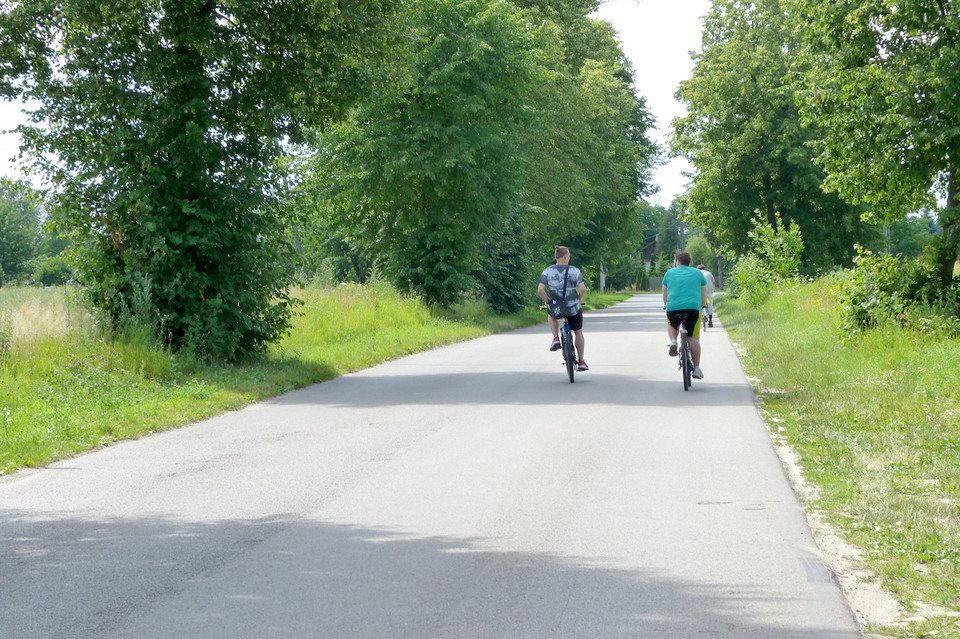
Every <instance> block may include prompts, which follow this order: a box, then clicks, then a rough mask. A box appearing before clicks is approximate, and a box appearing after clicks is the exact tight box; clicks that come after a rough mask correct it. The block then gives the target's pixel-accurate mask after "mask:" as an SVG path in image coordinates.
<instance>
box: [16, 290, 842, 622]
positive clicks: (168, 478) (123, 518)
mask: <svg viewBox="0 0 960 639" xmlns="http://www.w3.org/2000/svg"><path fill="white" fill-rule="evenodd" d="M586 331H587V349H588V350H587V361H588V362H589V363H590V365H591V367H592V370H591V371H590V372H588V373H583V374H581V375H579V376H578V377H577V382H576V383H575V384H570V383H569V382H567V381H566V376H565V372H564V370H563V367H562V366H561V365H560V361H559V355H558V354H557V353H550V352H548V351H547V345H548V342H549V337H548V334H547V332H546V328H545V325H542V326H539V327H536V328H533V329H528V330H520V331H514V332H510V333H506V334H502V335H497V336H493V337H488V338H483V339H478V340H474V341H471V342H467V343H464V344H458V345H454V346H450V347H446V348H441V349H437V350H435V351H432V352H428V353H422V354H419V355H415V356H412V357H407V358H404V359H401V360H397V361H395V362H391V363H388V364H385V365H382V366H378V367H376V368H373V369H370V370H368V371H364V372H361V373H358V374H355V375H348V376H345V377H343V378H340V379H338V380H335V381H332V382H328V383H324V384H320V385H317V386H314V387H311V388H307V389H304V390H302V391H298V392H294V393H290V394H288V395H285V396H283V397H281V398H278V399H276V400H273V401H269V402H264V403H262V404H258V405H255V406H252V407H250V408H248V409H246V410H243V411H239V412H235V413H231V414H227V415H223V416H221V417H218V418H215V419H211V420H208V421H206V422H203V423H200V424H196V425H193V426H190V427H186V428H182V429H179V430H176V431H173V432H168V433H163V434H160V435H156V436H153V437H149V438H146V439H143V440H139V441H134V442H127V443H123V444H120V445H116V446H112V447H110V448H107V449H105V450H101V451H98V452H95V453H92V454H88V455H84V456H81V457H78V458H76V459H72V460H69V461H66V462H63V463H60V464H56V465H54V466H51V467H50V468H48V469H46V470H43V471H41V472H34V473H29V474H26V475H19V476H16V477H12V478H6V479H3V480H2V481H0V637H2V638H3V639H8V638H9V639H26V638H41V637H44V638H45V637H69V638H86V637H97V638H118V637H128V638H138V639H141V638H171V639H172V638H177V639H182V638H184V637H191V638H203V639H207V638H214V637H223V638H230V639H236V638H238V637H277V638H292V637H329V638H338V639H339V638H344V639H365V638H371V639H372V638H377V639H404V638H424V639H439V638H446V637H450V638H458V639H472V638H490V639H508V638H513V637H515V638H518V639H536V638H540V637H543V638H557V639H572V638H581V637H582V638H590V639H598V638H599V639H603V638H628V637H629V638H636V637H656V638H684V637H697V638H702V637H728V638H737V639H742V638H746V637H764V638H766V637H770V638H792V637H830V638H844V639H847V638H855V637H859V636H860V633H859V631H858V629H857V625H856V621H855V619H854V616H853V614H852V613H851V611H850V609H849V607H848V606H847V604H846V603H845V602H844V599H843V597H842V595H841V593H840V590H839V588H838V587H837V585H836V584H835V583H834V581H833V579H832V576H831V574H830V572H829V571H828V569H827V568H825V566H824V564H823V563H822V562H821V560H820V559H819V557H818V553H817V549H816V546H815V544H814V542H813V540H812V538H811V535H810V532H809V530H808V528H807V526H806V522H805V519H804V516H803V512H802V510H801V508H800V506H799V504H798V501H797V499H796V497H795V495H794V494H793V492H792V490H791V488H790V486H789V484H788V482H787V480H786V479H785V476H784V473H783V470H782V468H781V466H780V463H779V461H778V459H777V457H776V454H775V452H774V450H773V447H772V445H771V442H770V439H769V436H768V435H767V432H766V430H765V427H764V425H763V423H762V421H761V420H760V418H759V417H758V415H757V412H756V409H755V408H754V404H753V397H752V394H751V391H750V388H749V386H748V385H747V383H746V381H745V379H744V375H743V372H742V370H741V369H740V366H739V364H738V362H737V359H736V356H735V353H734V351H733V349H732V347H731V345H730V343H729V341H728V339H727V337H726V335H725V333H723V332H722V330H714V331H711V332H708V333H707V334H706V335H705V336H704V360H703V370H704V372H705V374H706V378H705V379H704V380H703V381H702V382H699V383H696V384H695V385H694V388H693V389H692V390H691V391H690V392H684V391H683V388H682V385H681V381H680V375H679V373H678V372H677V370H676V365H675V364H674V362H673V360H672V359H670V358H668V357H667V355H666V347H665V344H666V338H665V331H664V330H663V319H662V311H661V310H660V303H659V297H658V296H640V297H635V298H633V299H631V300H630V301H628V302H626V303H624V304H621V305H619V306H617V307H614V308H612V309H607V310H605V311H599V312H595V313H590V314H588V316H587V320H586Z"/></svg>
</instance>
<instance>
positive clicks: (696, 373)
mask: <svg viewBox="0 0 960 639" xmlns="http://www.w3.org/2000/svg"><path fill="white" fill-rule="evenodd" d="M693 378H694V379H703V371H702V370H700V367H699V366H694V367H693Z"/></svg>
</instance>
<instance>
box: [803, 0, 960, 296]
mask: <svg viewBox="0 0 960 639" xmlns="http://www.w3.org/2000/svg"><path fill="white" fill-rule="evenodd" d="M786 3H787V6H789V7H790V8H791V9H792V10H793V11H794V12H795V14H796V15H795V18H796V23H797V24H798V25H799V27H798V33H799V36H800V38H801V42H802V44H803V48H802V55H803V60H804V66H803V69H802V73H801V74H800V76H799V86H800V90H799V92H798V95H799V99H800V104H801V113H802V116H803V120H804V122H806V123H809V124H815V125H816V126H818V127H819V130H820V131H821V132H822V135H821V136H819V137H817V138H814V139H813V140H811V142H812V144H813V145H814V148H815V149H816V151H817V153H818V155H817V161H818V162H819V163H820V164H821V165H822V166H823V167H824V168H825V169H826V171H827V174H828V176H827V179H826V182H825V185H826V187H827V188H829V189H832V190H834V191H836V192H838V193H839V194H840V195H842V196H843V197H844V198H847V199H848V200H849V201H852V202H862V203H864V204H865V205H867V206H868V207H869V209H870V212H871V213H872V214H873V215H874V216H876V217H877V218H878V219H880V220H883V221H886V222H893V221H895V220H901V219H903V218H904V217H905V216H906V215H907V214H908V213H910V212H914V211H919V210H922V209H929V210H936V211H937V212H938V214H939V218H940V223H941V225H942V227H943V234H942V236H941V241H940V243H939V245H938V246H937V259H938V262H939V265H940V274H941V278H942V279H943V280H944V281H949V280H950V279H951V278H952V273H953V264H954V261H955V260H956V258H957V255H958V253H960V223H958V222H960V199H958V198H960V194H958V188H960V183H958V178H960V176H958V169H960V164H958V156H960V109H958V108H957V96H958V94H960V17H958V14H957V10H956V4H955V3H950V2H946V1H945V0H937V1H936V2H925V1H920V0H862V1H859V2H832V3H823V2H818V1H817V0H786Z"/></svg>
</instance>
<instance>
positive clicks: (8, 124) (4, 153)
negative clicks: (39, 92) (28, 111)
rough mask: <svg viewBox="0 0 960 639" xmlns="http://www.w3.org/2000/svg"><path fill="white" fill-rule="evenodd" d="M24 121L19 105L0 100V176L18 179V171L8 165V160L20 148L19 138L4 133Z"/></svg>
mask: <svg viewBox="0 0 960 639" xmlns="http://www.w3.org/2000/svg"><path fill="white" fill-rule="evenodd" d="M26 120H27V118H26V116H25V115H23V113H22V112H21V111H20V103H18V102H17V103H14V102H7V101H6V100H0V176H7V177H19V172H18V170H17V169H16V168H15V166H14V165H12V164H10V160H11V158H13V157H15V156H16V155H17V151H18V150H19V148H20V136H19V135H16V134H11V133H6V131H7V130H9V129H12V128H13V127H15V126H18V125H20V124H24V123H26Z"/></svg>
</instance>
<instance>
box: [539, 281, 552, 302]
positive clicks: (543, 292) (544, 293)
mask: <svg viewBox="0 0 960 639" xmlns="http://www.w3.org/2000/svg"><path fill="white" fill-rule="evenodd" d="M537 295H539V296H540V299H542V300H543V303H544V304H549V303H550V298H549V297H547V287H546V285H545V284H544V283H543V282H540V284H539V285H537Z"/></svg>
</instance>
